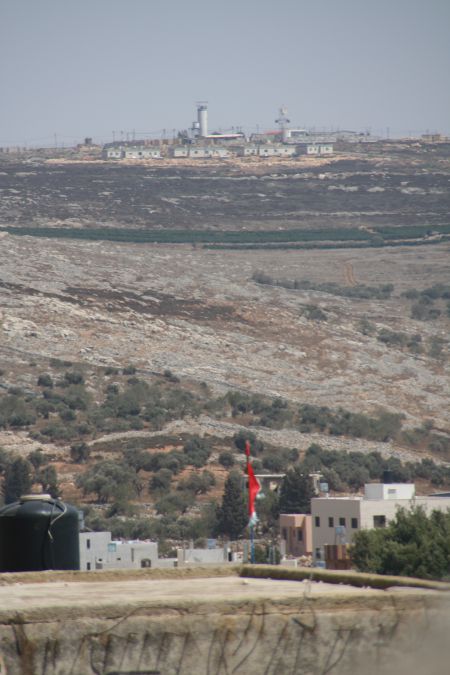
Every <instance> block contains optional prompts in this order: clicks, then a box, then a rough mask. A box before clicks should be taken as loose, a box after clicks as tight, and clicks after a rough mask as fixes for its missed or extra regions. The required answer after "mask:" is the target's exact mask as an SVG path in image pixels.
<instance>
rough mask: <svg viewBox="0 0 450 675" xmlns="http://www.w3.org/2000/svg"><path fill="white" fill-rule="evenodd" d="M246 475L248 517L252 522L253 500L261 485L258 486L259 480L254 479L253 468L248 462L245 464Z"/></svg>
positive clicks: (254, 515)
mask: <svg viewBox="0 0 450 675" xmlns="http://www.w3.org/2000/svg"><path fill="white" fill-rule="evenodd" d="M247 475H248V514H249V516H250V520H251V521H252V520H255V519H256V511H255V499H256V495H257V494H258V492H259V491H260V490H261V485H260V484H259V480H258V479H257V478H256V476H255V474H254V472H253V467H252V465H251V464H250V462H248V464H247Z"/></svg>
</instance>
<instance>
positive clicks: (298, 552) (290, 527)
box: [280, 513, 313, 558]
mask: <svg viewBox="0 0 450 675" xmlns="http://www.w3.org/2000/svg"><path fill="white" fill-rule="evenodd" d="M280 534H281V548H282V551H283V553H284V554H285V555H292V556H294V557H296V558H299V557H300V556H303V555H311V553H312V551H313V542H312V518H311V516H309V515H305V514H304V513H281V514H280ZM283 549H284V550H283Z"/></svg>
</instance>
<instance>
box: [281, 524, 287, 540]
mask: <svg viewBox="0 0 450 675" xmlns="http://www.w3.org/2000/svg"><path fill="white" fill-rule="evenodd" d="M281 536H282V537H283V539H284V540H285V541H286V539H287V529H286V528H285V527H283V529H282V530H281Z"/></svg>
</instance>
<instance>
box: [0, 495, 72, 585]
mask: <svg viewBox="0 0 450 675" xmlns="http://www.w3.org/2000/svg"><path fill="white" fill-rule="evenodd" d="M78 532H79V526H78V511H77V509H76V508H74V507H73V506H70V505H68V504H64V502H61V501H60V500H59V499H53V497H51V496H50V495H47V494H33V495H24V496H22V497H21V498H20V500H19V501H18V502H14V503H13V504H8V505H7V506H4V507H3V508H1V509H0V572H32V571H41V570H79V569H80V544H79V534H78Z"/></svg>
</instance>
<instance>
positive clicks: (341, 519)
mask: <svg viewBox="0 0 450 675" xmlns="http://www.w3.org/2000/svg"><path fill="white" fill-rule="evenodd" d="M339 525H341V527H345V518H339Z"/></svg>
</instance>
